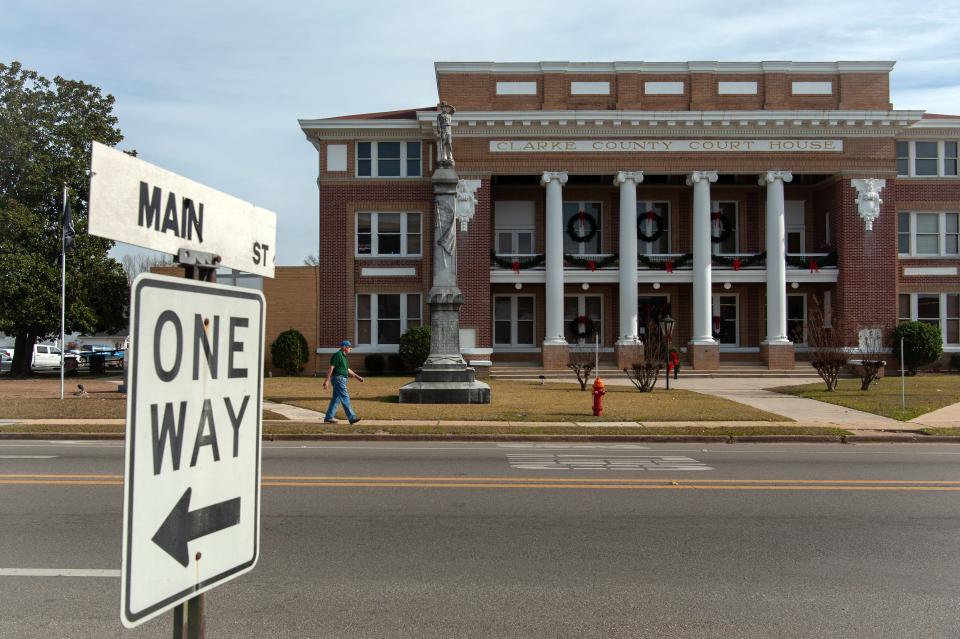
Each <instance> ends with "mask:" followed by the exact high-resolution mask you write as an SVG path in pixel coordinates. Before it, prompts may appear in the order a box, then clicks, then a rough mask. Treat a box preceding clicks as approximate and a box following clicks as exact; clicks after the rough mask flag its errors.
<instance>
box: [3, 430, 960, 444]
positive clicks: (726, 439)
mask: <svg viewBox="0 0 960 639" xmlns="http://www.w3.org/2000/svg"><path fill="white" fill-rule="evenodd" d="M124 437H125V435H124V434H123V433H3V432H0V440H16V439H22V440H30V441H123V440H124ZM263 441H270V442H274V441H410V442H424V441H435V442H620V443H642V442H648V443H671V442H672V443H691V444H696V443H702V444H708V443H709V444H774V443H775V444H866V443H878V444H960V436H946V435H522V434H516V435H509V434H496V435H480V434H476V435H469V434H466V435H456V434H390V433H358V434H353V433H272V434H265V435H263Z"/></svg>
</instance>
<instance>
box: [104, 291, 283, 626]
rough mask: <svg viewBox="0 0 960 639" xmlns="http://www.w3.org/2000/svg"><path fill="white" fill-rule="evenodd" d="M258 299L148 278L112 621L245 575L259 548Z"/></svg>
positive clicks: (130, 400) (153, 611)
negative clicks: (117, 592)
mask: <svg viewBox="0 0 960 639" xmlns="http://www.w3.org/2000/svg"><path fill="white" fill-rule="evenodd" d="M265 310H266V309H265V305H264V300H263V294H262V293H261V292H260V291H257V290H253V289H247V288H238V287H234V286H224V285H220V284H207V283H204V282H195V281H191V280H186V279H177V278H172V277H164V276H161V275H153V274H149V273H145V274H142V275H140V276H139V277H138V278H137V279H136V280H135V281H134V283H133V290H132V295H131V304H130V350H129V351H128V353H127V365H128V366H129V371H130V373H129V375H130V377H129V385H128V392H127V433H126V435H127V437H126V457H125V472H124V504H123V553H122V566H121V574H122V589H121V604H120V606H121V621H122V622H123V624H124V625H125V626H127V627H129V628H132V627H134V626H137V625H139V624H141V623H143V622H144V621H147V620H148V619H152V618H153V617H156V616H157V615H159V614H161V613H162V612H164V611H166V610H169V609H170V608H172V607H174V606H176V605H177V604H179V603H181V602H183V601H186V600H187V599H189V598H191V597H193V596H196V595H198V594H200V593H201V592H204V591H206V590H209V589H211V588H213V587H215V586H217V585H219V584H221V583H223V582H225V581H227V580H230V579H233V578H234V577H237V576H239V575H241V574H243V573H245V572H248V571H249V570H252V569H253V566H254V565H255V564H256V562H257V558H258V556H259V548H260V544H259V540H260V438H261V412H262V410H263V390H262V388H263V387H262V382H263V375H262V371H263V330H264V316H265Z"/></svg>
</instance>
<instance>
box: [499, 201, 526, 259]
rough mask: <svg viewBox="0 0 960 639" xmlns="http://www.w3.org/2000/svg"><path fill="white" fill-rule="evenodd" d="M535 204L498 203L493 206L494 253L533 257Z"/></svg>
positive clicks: (521, 202)
mask: <svg viewBox="0 0 960 639" xmlns="http://www.w3.org/2000/svg"><path fill="white" fill-rule="evenodd" d="M534 219H535V204H534V203H533V202H527V201H518V202H514V201H498V202H497V203H496V204H495V206H494V226H495V231H494V233H495V235H496V240H495V242H496V244H495V246H496V251H497V254H499V255H533V250H534V243H533V242H534V240H533V238H534V232H535V226H534V224H535V222H534Z"/></svg>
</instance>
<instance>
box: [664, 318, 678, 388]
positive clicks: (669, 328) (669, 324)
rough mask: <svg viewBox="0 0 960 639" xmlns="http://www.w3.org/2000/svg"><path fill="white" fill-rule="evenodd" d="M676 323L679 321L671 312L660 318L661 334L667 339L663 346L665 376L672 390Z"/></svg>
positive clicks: (668, 386)
mask: <svg viewBox="0 0 960 639" xmlns="http://www.w3.org/2000/svg"><path fill="white" fill-rule="evenodd" d="M676 323H677V321H676V320H675V319H673V318H672V317H670V314H669V313H668V314H667V315H666V316H664V317H663V318H662V319H661V320H660V334H661V335H663V339H664V340H666V343H665V344H664V347H663V357H664V361H665V363H666V370H665V371H664V377H666V379H667V390H670V339H671V338H672V337H673V325H674V324H676Z"/></svg>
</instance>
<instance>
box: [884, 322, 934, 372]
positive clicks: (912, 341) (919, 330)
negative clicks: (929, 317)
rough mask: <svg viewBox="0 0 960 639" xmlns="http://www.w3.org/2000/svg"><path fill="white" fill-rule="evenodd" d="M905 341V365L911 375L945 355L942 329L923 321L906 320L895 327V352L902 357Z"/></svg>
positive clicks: (895, 354)
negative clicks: (901, 343)
mask: <svg viewBox="0 0 960 639" xmlns="http://www.w3.org/2000/svg"><path fill="white" fill-rule="evenodd" d="M901 341H902V342H903V365H904V368H906V369H907V370H908V371H909V372H910V374H911V375H916V374H917V369H918V368H920V367H921V366H926V365H927V364H932V363H933V362H935V361H937V360H938V359H940V356H941V355H943V337H942V336H941V335H940V329H939V328H937V327H936V326H931V325H930V324H924V323H923V322H906V323H904V324H900V325H899V326H897V327H896V328H895V329H893V354H894V356H896V357H900V342H901Z"/></svg>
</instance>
